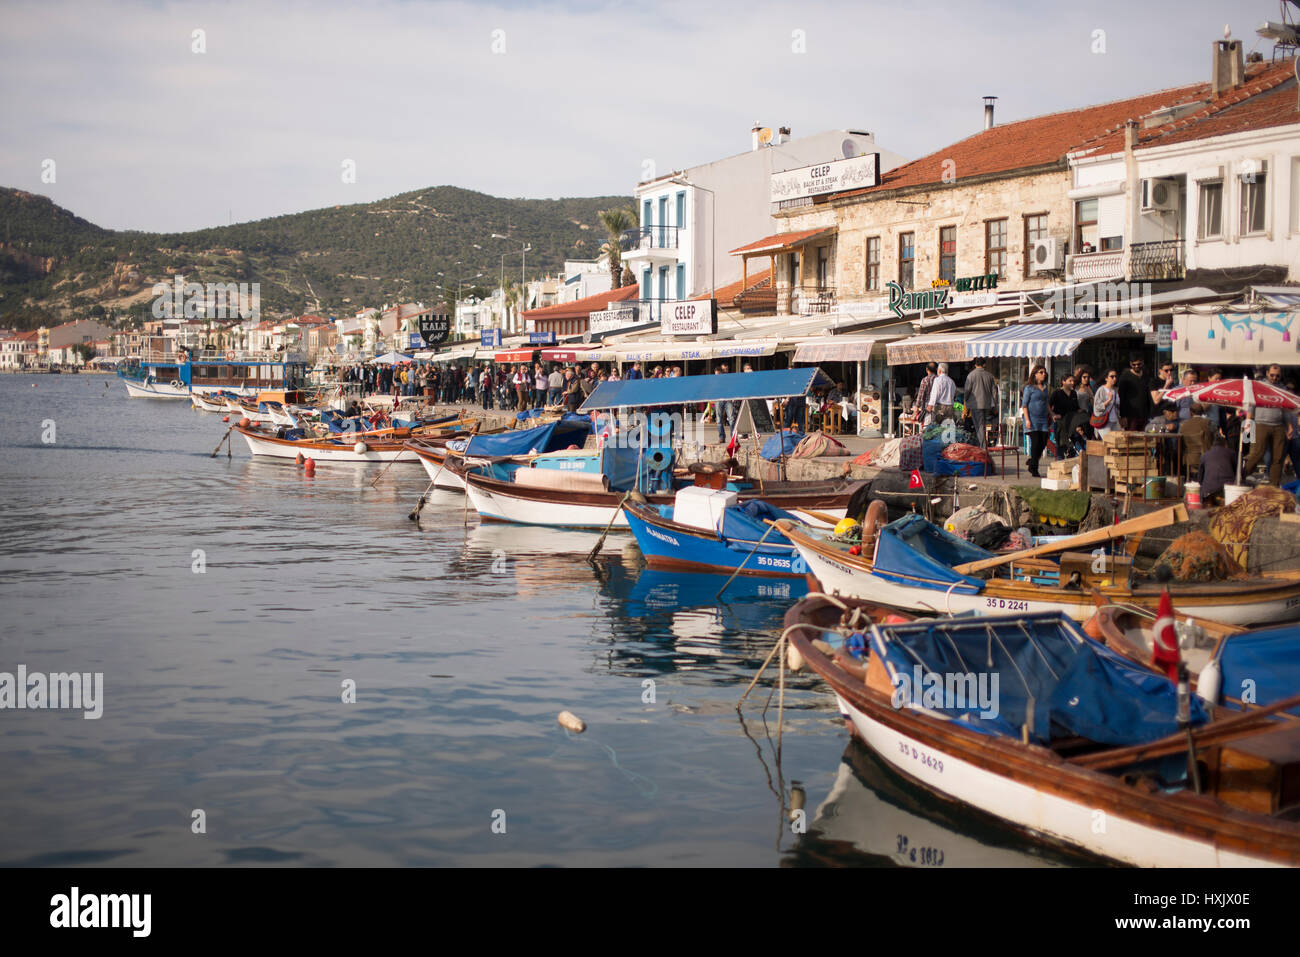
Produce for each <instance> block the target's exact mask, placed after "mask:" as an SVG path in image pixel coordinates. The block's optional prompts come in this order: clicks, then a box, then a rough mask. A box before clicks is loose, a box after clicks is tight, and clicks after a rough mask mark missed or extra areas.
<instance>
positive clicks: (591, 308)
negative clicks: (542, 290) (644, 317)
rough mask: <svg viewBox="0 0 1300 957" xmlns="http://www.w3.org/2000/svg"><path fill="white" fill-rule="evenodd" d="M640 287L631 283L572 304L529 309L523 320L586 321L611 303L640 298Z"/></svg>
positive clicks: (577, 300)
mask: <svg viewBox="0 0 1300 957" xmlns="http://www.w3.org/2000/svg"><path fill="white" fill-rule="evenodd" d="M640 290H641V286H640V285H639V284H638V283H632V285H630V286H623V287H621V288H619V289H611V290H609V291H608V292H598V293H596V295H594V296H587V297H586V298H584V299H575V300H574V301H573V302H561V303H558V304H557V305H554V306H543V307H542V308H540V309H529V310H527V311H525V312H524V318H525V319H586V318H587V316H589V315H591V313H593V312H597V311H599V310H601V309H604V308H605V307H607V306H608V305H609V304H610V303H612V302H624V301H626V300H628V299H636V298H638V297H639V296H640V294H641V293H640Z"/></svg>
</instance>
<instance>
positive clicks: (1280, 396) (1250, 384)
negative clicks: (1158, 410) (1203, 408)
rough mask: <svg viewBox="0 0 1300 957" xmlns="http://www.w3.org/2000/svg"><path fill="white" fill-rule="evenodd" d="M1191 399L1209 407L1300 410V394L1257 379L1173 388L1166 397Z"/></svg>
mask: <svg viewBox="0 0 1300 957" xmlns="http://www.w3.org/2000/svg"><path fill="white" fill-rule="evenodd" d="M1187 396H1191V397H1192V399H1194V400H1195V401H1197V402H1206V403H1209V404H1210V405H1230V406H1233V407H1234V408H1238V409H1241V408H1246V407H1248V406H1253V407H1254V408H1257V409H1287V410H1296V409H1300V395H1296V394H1295V393H1293V392H1288V391H1287V390H1286V389H1282V388H1279V387H1278V386H1275V385H1273V384H1271V383H1268V382H1256V381H1255V380H1254V379H1220V380H1219V381H1218V382H1198V383H1197V384H1196V385H1192V386H1187V385H1180V386H1178V387H1177V388H1176V389H1170V390H1169V391H1168V392H1166V393H1165V394H1164V398H1165V399H1168V400H1169V401H1170V402H1176V401H1177V400H1178V399H1182V398H1185V397H1187Z"/></svg>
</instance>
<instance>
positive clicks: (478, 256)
mask: <svg viewBox="0 0 1300 957" xmlns="http://www.w3.org/2000/svg"><path fill="white" fill-rule="evenodd" d="M630 205H631V200H630V199H629V198H628V197H622V196H604V197H592V198H575V199H558V200H546V199H498V198H496V197H493V196H487V195H485V194H483V193H476V192H473V191H471V190H466V189H460V188H457V187H454V186H438V187H433V188H429V189H421V190H416V191H414V192H410V193H403V194H401V195H399V196H393V197H391V198H389V199H384V200H379V201H377V202H373V203H361V204H357V205H353V206H335V207H332V208H329V209H316V210H311V211H309V212H304V213H294V214H292V215H288V216H276V217H274V218H271V219H262V220H257V221H255V222H250V223H236V224H234V225H230V226H218V227H214V228H211V229H200V230H195V231H193V232H187V233H145V232H137V231H114V230H108V229H103V228H101V227H99V226H96V225H94V224H93V223H89V222H87V221H86V220H84V219H81V218H79V217H77V216H75V215H73V214H72V213H71V212H69V211H68V210H66V209H63V208H61V207H59V206H57V205H55V204H54V203H53V202H51V201H50V200H49V199H48V198H46V197H44V196H37V195H33V194H31V193H25V192H22V191H20V190H14V189H6V188H0V223H2V224H3V225H0V326H5V327H10V326H12V327H17V328H20V329H30V328H35V327H36V326H38V325H40V324H42V323H47V322H53V321H64V320H66V319H69V318H79V317H82V316H92V315H93V316H102V315H110V316H126V317H135V318H147V317H148V316H149V315H150V309H151V304H152V301H153V295H152V291H151V290H152V288H153V285H154V283H156V282H167V283H170V282H171V281H172V279H173V277H174V276H175V275H177V274H181V275H184V277H185V281H186V282H199V283H208V282H223V283H224V282H248V283H252V282H257V283H260V284H261V286H260V292H261V305H262V312H263V314H264V315H265V316H268V317H270V316H276V315H293V314H298V313H303V312H320V313H323V314H325V315H350V314H351V313H353V312H355V311H356V310H357V309H360V308H363V307H366V306H378V305H382V304H383V303H393V302H399V301H401V302H406V301H423V302H429V303H432V302H438V301H441V300H443V299H444V298H446V296H444V290H443V287H442V284H443V283H447V285H448V287H449V289H450V295H451V296H453V297H454V295H455V291H456V280H458V279H465V280H470V279H471V277H473V276H474V275H475V273H479V272H482V273H483V277H482V278H481V279H479V280H478V284H479V285H480V286H483V287H494V286H495V285H496V283H497V281H498V278H499V274H500V268H501V254H502V253H506V261H505V265H506V274H507V275H508V276H514V277H518V276H519V264H520V256H519V247H520V246H521V245H522V244H523V243H530V244H531V245H532V249H531V250H529V252H528V256H527V269H528V275H529V277H530V278H534V277H536V276H538V275H543V274H548V273H554V272H556V271H557V270H558V269H559V268H560V267H561V265H562V263H563V261H564V260H565V259H595V258H596V257H597V256H598V255H599V253H600V248H601V245H602V244H603V243H604V242H605V241H606V239H607V238H608V233H607V231H606V228H605V227H604V225H602V223H601V220H600V216H599V213H600V211H601V210H606V209H611V208H614V207H628V206H630ZM493 233H501V234H508V235H509V236H510V237H511V241H509V242H507V241H503V240H499V239H492V238H490V237H491V235H492V234H493ZM516 239H517V241H515V240H516ZM475 244H478V245H479V246H481V247H482V248H481V249H475V248H474V246H475ZM457 261H460V262H461V263H463V265H461V266H456V265H455V263H456V262H457ZM439 272H441V273H443V275H442V276H439V275H438V273H439ZM472 285H473V283H471V282H466V284H465V287H464V289H462V292H465V291H466V290H467V289H468V288H469V287H470V286H472Z"/></svg>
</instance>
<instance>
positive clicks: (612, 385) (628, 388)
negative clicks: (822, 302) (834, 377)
mask: <svg viewBox="0 0 1300 957" xmlns="http://www.w3.org/2000/svg"><path fill="white" fill-rule="evenodd" d="M834 384H835V383H834V382H832V381H831V380H830V377H829V376H827V375H826V373H825V372H823V371H822V370H821V369H820V368H818V367H816V366H812V367H808V368H802V369H768V370H766V371H763V372H729V373H726V374H721V375H694V376H674V377H672V378H664V379H621V380H619V381H618V382H602V383H600V385H598V386H597V387H596V389H595V391H594V392H592V393H591V395H590V396H588V397H587V400H586V401H585V402H583V404H582V406H581V408H579V409H578V411H579V412H580V413H582V412H596V411H601V410H605V409H622V408H655V407H659V406H666V405H667V406H672V405H689V404H691V403H694V402H742V401H747V400H749V399H788V398H790V397H792V396H797V395H805V394H807V392H808V390H809V389H813V388H826V387H830V386H833V385H834Z"/></svg>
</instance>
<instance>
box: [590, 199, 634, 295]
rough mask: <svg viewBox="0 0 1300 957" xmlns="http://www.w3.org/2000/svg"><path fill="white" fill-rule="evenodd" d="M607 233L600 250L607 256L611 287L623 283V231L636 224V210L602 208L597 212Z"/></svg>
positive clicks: (618, 286) (619, 286) (620, 285)
mask: <svg viewBox="0 0 1300 957" xmlns="http://www.w3.org/2000/svg"><path fill="white" fill-rule="evenodd" d="M598 215H599V216H600V221H601V222H602V223H603V224H604V225H605V230H606V232H608V233H609V242H607V243H605V245H604V246H602V247H601V252H603V253H605V254H606V255H607V256H609V279H610V283H611V284H612V286H613V288H615V289H619V288H621V287H622V285H623V255H622V253H623V247H622V240H623V233H624V232H625V231H627V230H629V229H631V228H632V227H634V226H635V225H636V210H633V209H628V208H626V207H623V208H614V209H603V210H601V211H600V213H599V214H598Z"/></svg>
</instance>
